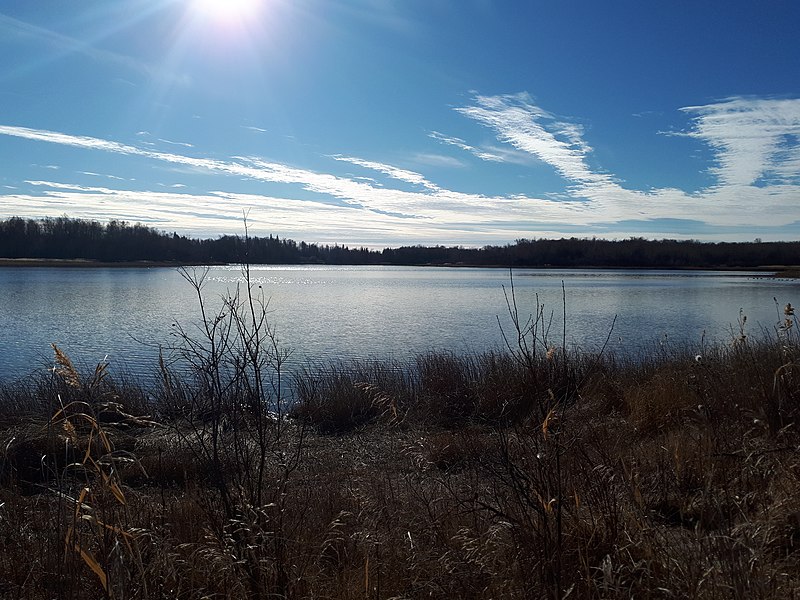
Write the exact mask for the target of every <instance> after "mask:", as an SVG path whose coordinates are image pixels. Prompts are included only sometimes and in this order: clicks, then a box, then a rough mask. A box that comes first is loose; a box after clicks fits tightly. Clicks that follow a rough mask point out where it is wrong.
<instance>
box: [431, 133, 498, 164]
mask: <svg viewBox="0 0 800 600" xmlns="http://www.w3.org/2000/svg"><path fill="white" fill-rule="evenodd" d="M428 137H430V138H433V139H434V140H436V141H438V142H442V143H443V144H447V145H449V146H455V147H456V148H461V150H464V151H466V152H469V153H471V154H474V155H475V156H477V157H478V158H480V159H481V160H486V161H489V162H504V160H503V157H502V156H500V155H499V154H496V153H494V152H485V151H483V150H480V149H478V148H476V147H475V146H470V145H469V144H467V143H466V142H465V141H464V140H462V139H461V138H457V137H453V136H448V135H445V134H443V133H439V132H438V131H431V132H430V133H429V134H428Z"/></svg>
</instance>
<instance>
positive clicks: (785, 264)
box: [0, 217, 800, 277]
mask: <svg viewBox="0 0 800 600" xmlns="http://www.w3.org/2000/svg"><path fill="white" fill-rule="evenodd" d="M798 257H800V241H781V242H762V241H761V240H758V239H756V240H754V241H752V242H701V241H697V240H668V239H664V240H648V239H645V238H641V237H633V238H627V239H622V240H605V239H596V238H591V239H587V238H569V239H555V240H554V239H518V240H516V241H514V242H513V243H508V244H506V245H504V246H483V247H481V248H465V247H463V246H442V245H436V246H422V245H415V246H401V247H398V248H383V249H381V250H375V249H370V248H365V247H360V248H349V247H347V246H340V245H339V244H333V245H330V244H325V245H324V244H316V243H307V242H303V241H301V242H296V241H294V240H291V239H287V238H280V237H278V236H273V235H269V236H261V237H258V236H252V235H248V236H240V235H223V236H221V237H218V238H215V239H194V238H188V237H186V236H181V235H178V234H177V233H171V234H170V233H165V232H161V231H157V230H155V229H152V228H150V227H147V226H144V225H141V224H138V223H136V224H130V223H126V222H124V221H110V222H108V223H99V222H97V221H85V220H80V219H70V218H69V217H56V218H47V219H39V220H34V219H23V218H20V217H12V218H10V219H6V220H0V264H3V265H16V264H20V263H19V262H17V261H19V260H26V261H28V262H24V263H21V264H25V265H26V266H38V265H42V266H81V267H90V266H107V267H121V266H152V267H156V266H176V265H221V264H241V263H245V262H246V263H249V264H263V265H331V266H337V265H364V266H381V265H387V266H388V265H394V266H451V267H502V268H509V267H513V268H553V269H587V268H591V269H707V270H760V271H786V272H787V275H785V276H787V277H788V276H792V277H794V276H795V275H792V274H791V273H795V272H797V271H798V270H800V267H798V266H797V264H798ZM12 260H13V261H14V262H10V261H12ZM765 265H769V266H765Z"/></svg>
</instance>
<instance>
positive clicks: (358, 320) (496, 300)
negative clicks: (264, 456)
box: [0, 266, 800, 379]
mask: <svg viewBox="0 0 800 600" xmlns="http://www.w3.org/2000/svg"><path fill="white" fill-rule="evenodd" d="M251 277H252V280H253V283H254V284H256V285H261V286H262V289H263V290H265V292H266V293H267V295H268V296H269V297H270V298H271V300H270V310H271V312H270V318H271V321H272V323H273V324H274V325H275V328H276V330H277V334H278V338H279V339H280V342H281V344H282V345H283V346H285V347H288V348H291V349H293V351H294V354H293V358H292V361H293V362H294V364H301V363H303V362H306V361H308V360H313V361H316V360H329V359H340V358H344V359H348V358H395V359H400V360H403V359H407V358H409V357H411V356H413V355H415V354H417V353H422V352H427V351H429V350H443V349H444V350H452V351H455V352H475V351H482V350H487V349H492V348H499V347H501V346H502V344H503V341H502V336H501V333H500V328H499V326H498V320H497V318H498V316H499V317H500V321H501V323H503V324H504V326H507V327H508V326H510V322H509V320H508V318H507V312H506V305H505V299H504V296H503V286H506V288H508V283H509V275H508V271H506V270H503V269H455V268H453V269H449V268H414V267H317V266H302V267H298V266H257V267H253V268H252V271H251ZM562 281H563V284H564V287H565V289H566V303H567V337H568V342H569V343H570V344H571V345H577V346H580V347H581V348H584V349H587V350H597V349H599V348H600V347H601V346H602V344H603V342H604V341H605V339H606V337H607V336H608V334H609V330H610V327H611V323H612V321H613V319H614V316H615V315H616V316H617V322H616V325H615V327H614V330H613V332H612V335H611V339H610V347H611V348H612V349H614V350H617V351H620V352H626V353H634V352H638V351H640V350H641V349H642V348H646V347H650V346H651V345H652V344H660V343H667V344H674V345H677V344H680V343H686V344H689V345H690V347H691V348H692V349H694V348H697V349H698V351H699V349H700V346H701V341H702V340H703V339H705V340H721V341H727V340H730V338H731V327H732V326H733V327H734V328H735V327H736V322H737V318H738V315H739V310H740V309H742V310H743V311H744V314H746V315H747V317H748V330H749V333H751V334H753V335H755V334H757V333H758V332H759V329H760V328H761V327H764V328H768V329H772V328H773V327H774V325H775V324H776V322H777V321H778V318H779V316H778V313H777V311H776V306H775V301H774V300H773V298H777V300H778V302H779V303H780V304H781V306H782V305H783V304H785V303H787V302H792V304H795V303H800V282H797V281H791V280H772V279H764V278H758V277H757V276H756V274H754V273H727V272H710V271H692V272H675V271H616V270H602V271H585V270H569V271H554V270H530V269H520V270H517V271H515V272H514V284H515V288H516V295H517V302H518V305H519V307H520V311H521V312H524V313H525V314H526V315H527V314H529V313H531V312H532V311H534V310H535V307H536V301H537V295H538V301H539V302H540V303H541V304H543V305H544V306H545V312H546V313H547V314H548V315H549V314H550V313H551V312H552V313H553V323H554V325H553V331H552V337H553V339H554V341H560V337H561V333H560V332H561V322H562V299H561V285H562ZM242 282H243V277H242V273H241V271H240V269H239V268H238V267H214V268H212V269H211V270H210V272H209V273H208V276H207V284H206V287H205V288H204V292H205V295H206V297H207V299H208V303H209V305H210V306H212V307H218V306H219V305H220V298H221V296H222V295H223V294H225V293H226V291H227V290H234V289H235V288H236V286H237V284H241V283H242ZM198 318H199V310H198V304H197V301H196V297H195V296H194V291H193V290H192V288H191V286H189V285H188V284H187V283H186V281H184V279H183V278H181V276H180V274H179V273H178V272H177V271H176V270H175V269H170V268H150V269H145V268H143V269H138V268H136V269H94V268H87V269H83V268H24V267H15V268H0V379H8V378H13V377H18V376H23V375H26V374H28V373H31V372H33V371H36V370H42V369H45V368H47V367H48V366H50V365H52V352H51V349H50V344H51V343H56V344H58V345H59V347H61V348H62V349H63V350H65V351H66V352H67V353H68V354H69V356H70V357H71V358H72V359H73V361H74V362H76V364H80V365H85V366H93V365H94V364H96V363H97V362H98V361H101V360H103V359H104V358H105V357H108V360H109V361H110V363H111V367H112V372H113V371H122V370H126V371H127V372H133V373H143V374H147V373H152V372H153V371H154V369H155V367H156V365H157V358H158V346H159V345H163V346H168V345H169V344H170V343H171V342H172V340H173V339H174V338H172V337H171V332H172V331H173V328H172V323H174V322H175V321H178V322H180V323H181V324H182V325H183V326H184V328H185V329H186V330H187V331H190V332H191V331H192V330H193V329H192V328H193V327H194V326H195V324H196V323H197V322H198Z"/></svg>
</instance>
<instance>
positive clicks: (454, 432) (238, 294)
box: [0, 266, 800, 600]
mask: <svg viewBox="0 0 800 600" xmlns="http://www.w3.org/2000/svg"><path fill="white" fill-rule="evenodd" d="M206 272H207V271H206ZM182 274H183V276H184V278H185V279H186V280H187V283H188V284H189V285H191V286H192V287H193V289H194V291H195V292H196V294H197V299H198V302H200V303H201V306H202V307H203V315H204V316H203V319H202V321H201V322H200V323H197V324H193V325H191V326H186V327H184V326H182V325H181V324H177V325H176V326H175V339H176V342H175V344H174V346H173V347H172V348H170V349H169V352H165V354H164V356H162V359H161V360H160V362H159V364H158V365H154V371H155V376H154V377H153V378H152V380H153V381H155V382H156V383H154V384H151V385H148V386H143V385H139V384H136V383H135V382H133V381H130V380H126V379H125V378H124V377H119V378H117V377H115V376H114V375H113V374H112V371H111V370H110V368H109V365H107V364H100V365H98V366H97V367H96V368H95V369H94V370H93V371H88V372H85V373H84V372H78V370H76V368H75V367H74V366H73V365H72V363H71V361H70V359H69V357H67V356H66V355H65V354H64V353H63V352H61V351H60V350H59V349H58V348H56V347H55V346H54V352H55V362H54V364H55V367H54V369H53V371H52V373H51V374H50V375H49V376H41V375H40V376H37V377H32V378H29V379H25V380H20V381H16V382H10V383H6V384H0V522H2V528H0V531H2V540H3V542H2V544H3V545H2V548H3V552H2V553H0V595H2V596H3V597H10V598H21V599H30V600H39V599H42V600H44V599H49V598H55V597H57V598H63V599H76V600H78V599H84V598H86V599H88V598H92V599H93V598H100V597H103V598H135V599H155V598H184V599H198V600H199V599H201V598H222V599H231V600H234V599H267V598H270V599H272V598H286V599H288V598H345V599H346V598H353V599H355V598H375V599H380V598H422V597H433V598H467V599H468V598H474V599H480V598H511V599H514V598H519V599H527V598H547V599H554V600H562V599H564V598H603V599H620V600H622V599H627V598H634V597H636V598H639V597H641V598H654V599H661V598H663V599H667V598H697V599H700V598H703V599H705V598H709V599H714V598H737V599H742V600H744V599H764V600H766V599H789V598H795V597H797V592H798V590H800V453H799V452H798V447H800V429H799V428H798V419H800V362H799V360H800V356H799V354H798V351H799V350H800V337H798V331H797V328H798V323H797V320H796V317H795V315H794V307H792V306H791V305H787V306H785V307H784V308H783V314H781V315H779V319H780V322H779V323H778V324H777V325H776V327H775V329H774V331H773V332H772V333H771V334H767V333H764V334H763V335H762V337H761V338H757V337H752V336H750V335H749V333H748V331H747V320H746V317H745V316H743V315H742V316H741V318H740V321H739V328H738V331H736V332H733V333H732V340H731V343H730V344H726V345H719V346H714V347H710V346H709V347H705V348H703V350H702V353H701V354H699V355H694V354H689V353H688V352H686V351H681V350H680V349H674V350H669V349H668V348H664V347H658V348H654V351H653V352H652V353H650V354H648V355H646V356H642V357H639V358H638V359H636V360H632V359H628V358H624V357H619V356H614V355H611V354H608V353H605V352H602V351H601V352H599V353H597V354H587V353H582V352H579V351H577V350H571V349H569V348H567V346H566V339H567V335H566V332H567V322H568V321H567V319H566V318H565V319H564V322H563V324H560V327H559V326H553V327H551V324H552V323H551V322H550V320H549V319H548V313H546V312H545V309H544V307H543V306H540V305H538V304H537V305H536V306H533V307H529V309H528V307H526V308H523V307H522V306H520V305H518V299H517V297H516V295H515V292H514V287H513V280H512V283H511V286H510V288H509V289H507V290H506V304H507V308H508V319H507V320H506V323H510V324H508V325H506V326H505V328H504V330H503V335H504V338H505V339H506V340H507V348H506V350H505V351H504V352H494V353H485V354H480V355H473V356H460V355H456V354H450V353H429V354H424V355H421V356H418V357H417V359H416V360H415V361H412V362H410V363H407V364H405V363H404V364H400V363H329V364H319V365H313V364H312V365H308V367H307V368H306V369H305V370H301V371H300V372H296V373H293V374H291V375H288V374H287V373H286V372H285V361H286V360H287V358H288V357H289V353H288V351H286V350H285V349H283V348H281V347H280V345H279V344H278V343H277V341H276V338H275V335H274V330H273V329H272V326H271V324H270V322H269V321H268V319H267V316H268V310H267V302H266V299H265V297H264V296H263V295H262V292H263V290H261V289H259V288H258V287H257V286H255V285H251V282H250V273H249V269H248V267H247V266H245V267H243V274H244V277H245V285H244V286H241V287H238V288H237V289H236V290H235V291H231V292H229V294H228V296H226V297H225V298H223V299H221V300H220V305H219V306H218V307H217V308H215V307H214V306H212V305H211V302H210V301H208V300H207V299H206V298H205V295H204V292H203V286H204V272H203V271H200V272H198V271H193V270H183V271H182ZM194 325H199V327H195V326H194ZM612 333H613V326H612V331H610V332H609V337H610V336H611V334H612ZM643 335H645V333H643Z"/></svg>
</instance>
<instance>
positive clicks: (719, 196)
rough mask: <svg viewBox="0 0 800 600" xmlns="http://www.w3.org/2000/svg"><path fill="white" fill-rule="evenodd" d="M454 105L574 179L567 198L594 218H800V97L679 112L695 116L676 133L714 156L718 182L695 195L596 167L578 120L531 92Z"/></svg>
mask: <svg viewBox="0 0 800 600" xmlns="http://www.w3.org/2000/svg"><path fill="white" fill-rule="evenodd" d="M456 110H457V111H458V112H459V113H460V114H463V115H464V116H467V117H469V118H470V119H473V120H475V121H477V122H478V123H481V124H482V125H484V126H486V127H489V128H491V129H492V130H493V131H494V132H495V134H496V136H497V139H498V141H500V142H503V143H507V144H510V145H511V146H513V147H514V148H515V149H517V150H520V151H523V152H526V153H528V154H530V155H532V156H535V157H536V158H538V159H539V160H541V161H543V162H545V163H547V164H549V165H550V166H551V167H553V168H554V169H555V170H556V171H557V172H558V173H559V174H560V175H561V176H562V177H563V178H564V179H565V180H567V181H568V182H572V183H573V184H574V185H572V186H571V187H568V189H567V193H568V195H569V196H570V197H572V198H575V199H584V200H585V201H586V202H587V206H586V209H587V212H588V213H594V215H595V216H596V217H597V216H599V215H605V216H606V217H607V218H608V219H609V221H615V220H619V221H622V220H625V219H626V218H631V217H632V218H635V219H645V220H647V219H650V220H652V219H692V220H700V221H702V222H704V223H706V224H708V225H711V226H726V227H730V226H742V225H753V226H765V227H767V226H770V225H773V226H774V225H776V224H778V223H794V222H800V207H798V205H797V201H796V198H797V195H798V193H800V185H798V184H800V179H798V178H799V177H800V144H799V143H798V140H800V137H799V136H800V99H790V100H785V99H769V98H767V99H764V98H730V99H727V100H725V101H722V102H718V103H714V104H709V105H706V106H693V107H686V108H683V109H681V110H683V111H684V112H686V113H687V114H690V115H692V121H691V128H690V129H689V131H688V132H684V133H679V134H674V135H683V136H687V137H692V138H695V139H698V140H701V141H703V142H705V143H707V144H708V145H709V147H710V148H711V149H712V151H714V153H715V158H716V166H715V167H713V168H712V173H713V174H714V175H715V176H716V177H717V179H718V181H717V183H716V184H715V185H713V186H711V187H709V188H707V189H700V190H696V191H694V192H692V193H686V192H684V191H682V190H679V189H675V188H660V189H649V190H634V189H627V188H625V187H623V186H622V185H620V183H619V182H618V181H617V180H616V179H615V178H614V177H613V176H612V175H610V174H608V173H605V172H601V171H598V170H597V169H594V168H592V166H591V165H590V162H589V160H588V157H589V155H590V154H591V152H592V147H591V146H590V145H589V144H588V143H587V142H586V140H585V139H584V135H583V129H582V127H581V126H580V125H578V124H574V123H570V122H568V121H566V120H563V119H558V118H557V117H555V116H554V115H552V114H551V113H549V112H548V111H546V110H544V109H542V108H540V107H538V106H536V105H535V104H534V103H533V101H532V100H531V97H530V96H529V95H527V94H515V95H500V96H476V97H475V99H474V103H473V104H472V105H469V106H464V107H460V108H457V109H456ZM467 146H468V144H467ZM755 207H757V210H756V211H754V210H753V208H755ZM625 215H628V217H625Z"/></svg>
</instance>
